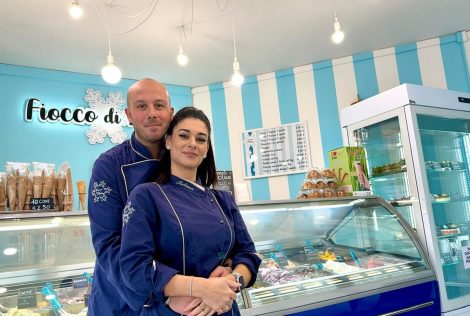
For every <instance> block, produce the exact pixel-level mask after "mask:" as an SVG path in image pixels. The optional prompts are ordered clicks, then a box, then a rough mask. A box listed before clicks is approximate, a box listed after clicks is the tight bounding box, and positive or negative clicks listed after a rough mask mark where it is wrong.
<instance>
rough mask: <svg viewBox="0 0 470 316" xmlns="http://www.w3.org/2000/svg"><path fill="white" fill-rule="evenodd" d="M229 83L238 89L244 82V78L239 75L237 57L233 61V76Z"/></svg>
mask: <svg viewBox="0 0 470 316" xmlns="http://www.w3.org/2000/svg"><path fill="white" fill-rule="evenodd" d="M230 81H231V82H232V84H233V85H235V86H238V87H239V86H241V85H242V84H243V82H244V81H245V77H243V75H242V74H241V73H240V64H239V63H238V60H237V57H235V58H234V59H233V75H232V79H231V80H230Z"/></svg>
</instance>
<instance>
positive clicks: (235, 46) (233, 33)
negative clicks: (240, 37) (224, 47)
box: [232, 18, 237, 58]
mask: <svg viewBox="0 0 470 316" xmlns="http://www.w3.org/2000/svg"><path fill="white" fill-rule="evenodd" d="M232 35H233V53H234V55H235V58H237V44H236V43H235V24H234V23H233V18H232Z"/></svg>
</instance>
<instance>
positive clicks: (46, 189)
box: [41, 170, 55, 199]
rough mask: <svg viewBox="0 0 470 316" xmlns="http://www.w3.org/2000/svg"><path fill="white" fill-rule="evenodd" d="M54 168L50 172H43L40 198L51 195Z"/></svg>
mask: <svg viewBox="0 0 470 316" xmlns="http://www.w3.org/2000/svg"><path fill="white" fill-rule="evenodd" d="M54 179H55V175H54V170H52V172H51V173H50V174H47V173H46V174H45V175H44V182H43V186H42V196H41V197H42V198H43V199H47V198H50V197H51V195H52V187H53V186H54Z"/></svg>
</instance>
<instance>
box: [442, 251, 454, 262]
mask: <svg viewBox="0 0 470 316" xmlns="http://www.w3.org/2000/svg"><path fill="white" fill-rule="evenodd" d="M442 259H444V263H445V264H451V263H454V260H452V256H451V255H450V253H448V252H446V253H443V254H442Z"/></svg>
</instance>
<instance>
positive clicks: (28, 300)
mask: <svg viewBox="0 0 470 316" xmlns="http://www.w3.org/2000/svg"><path fill="white" fill-rule="evenodd" d="M36 306H37V301H36V289H35V288H28V289H20V290H18V309H21V308H31V307H36Z"/></svg>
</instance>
